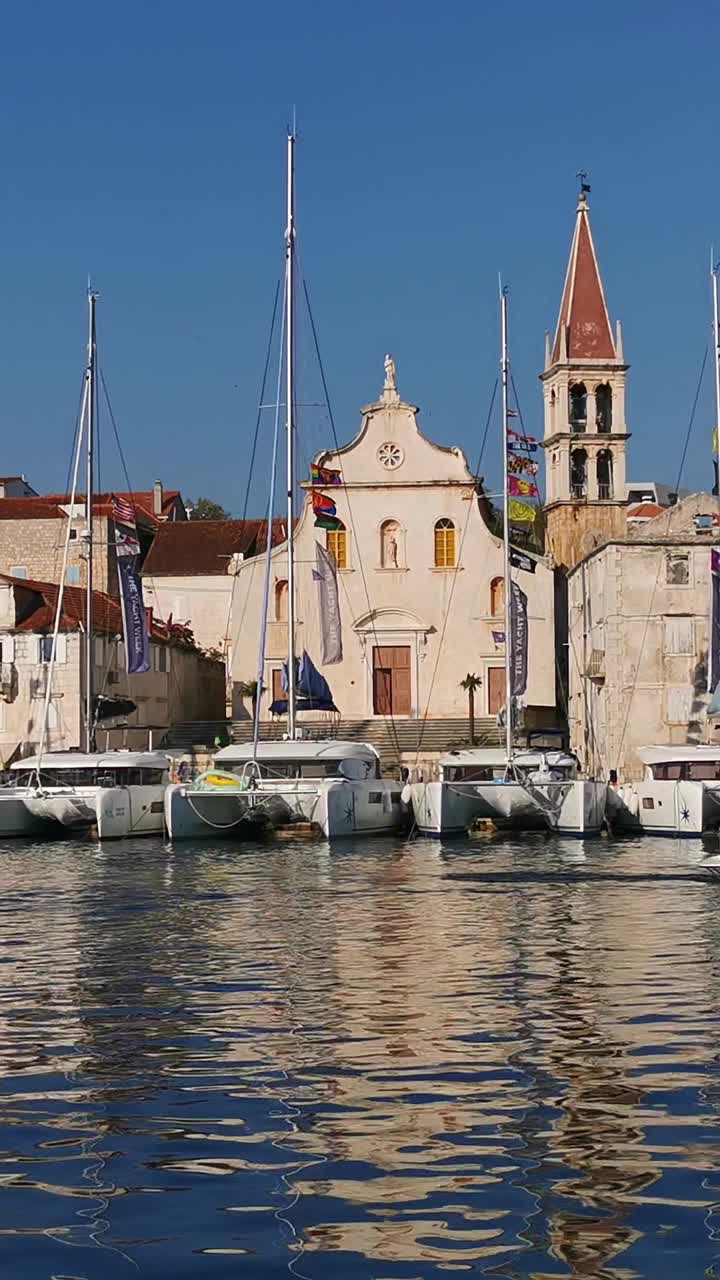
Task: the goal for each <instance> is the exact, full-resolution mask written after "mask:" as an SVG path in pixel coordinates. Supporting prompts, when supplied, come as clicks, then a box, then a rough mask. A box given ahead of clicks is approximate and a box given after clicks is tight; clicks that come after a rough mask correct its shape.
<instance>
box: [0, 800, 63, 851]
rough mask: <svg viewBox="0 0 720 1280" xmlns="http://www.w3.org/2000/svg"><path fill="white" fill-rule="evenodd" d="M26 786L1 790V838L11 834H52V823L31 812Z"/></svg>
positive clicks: (4, 838)
mask: <svg viewBox="0 0 720 1280" xmlns="http://www.w3.org/2000/svg"><path fill="white" fill-rule="evenodd" d="M27 797H28V792H27V791H26V790H25V788H24V787H17V788H16V787H8V788H6V789H2V790H0V840H7V839H8V838H9V837H10V836H43V835H44V836H48V837H51V836H52V828H51V824H49V823H48V822H45V821H43V819H42V818H40V817H37V816H35V815H34V814H32V813H31V812H30V810H29V809H28V807H27V804H26V803H25V801H26V799H27Z"/></svg>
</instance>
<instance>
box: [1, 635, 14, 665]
mask: <svg viewBox="0 0 720 1280" xmlns="http://www.w3.org/2000/svg"><path fill="white" fill-rule="evenodd" d="M1 661H2V662H14V661H15V637H14V636H3V638H2V659H1Z"/></svg>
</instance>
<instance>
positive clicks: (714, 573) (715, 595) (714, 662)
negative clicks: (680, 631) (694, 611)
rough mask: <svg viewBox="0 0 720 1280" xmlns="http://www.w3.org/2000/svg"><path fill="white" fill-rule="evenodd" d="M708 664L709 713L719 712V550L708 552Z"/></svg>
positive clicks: (715, 713) (716, 713)
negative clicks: (709, 594)
mask: <svg viewBox="0 0 720 1280" xmlns="http://www.w3.org/2000/svg"><path fill="white" fill-rule="evenodd" d="M710 591H711V597H710V646H709V648H710V665H709V668H708V690H709V692H710V693H711V694H712V698H711V699H710V706H709V707H708V714H709V715H718V714H720V551H715V550H714V549H713V550H712V551H711V552H710Z"/></svg>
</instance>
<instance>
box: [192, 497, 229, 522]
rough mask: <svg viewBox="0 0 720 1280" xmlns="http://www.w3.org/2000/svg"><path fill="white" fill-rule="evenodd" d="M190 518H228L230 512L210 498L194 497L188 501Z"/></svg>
mask: <svg viewBox="0 0 720 1280" xmlns="http://www.w3.org/2000/svg"><path fill="white" fill-rule="evenodd" d="M188 506H189V508H190V519H191V520H230V519H231V516H230V512H229V511H226V510H225V508H224V507H221V506H220V503H219V502H213V500H212V498H196V499H195V501H194V502H190V503H188Z"/></svg>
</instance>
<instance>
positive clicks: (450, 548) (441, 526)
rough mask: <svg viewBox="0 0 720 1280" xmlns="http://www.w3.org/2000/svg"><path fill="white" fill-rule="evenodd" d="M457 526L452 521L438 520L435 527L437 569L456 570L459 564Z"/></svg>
mask: <svg viewBox="0 0 720 1280" xmlns="http://www.w3.org/2000/svg"><path fill="white" fill-rule="evenodd" d="M456 556H457V549H456V544H455V525H454V524H453V522H452V520H447V519H443V520H438V522H437V524H436V525H435V567H436V569H454V568H455V565H456V563H457V560H456Z"/></svg>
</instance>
